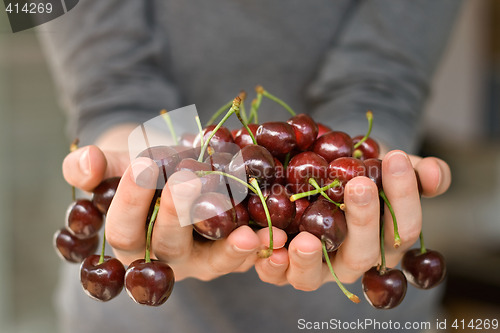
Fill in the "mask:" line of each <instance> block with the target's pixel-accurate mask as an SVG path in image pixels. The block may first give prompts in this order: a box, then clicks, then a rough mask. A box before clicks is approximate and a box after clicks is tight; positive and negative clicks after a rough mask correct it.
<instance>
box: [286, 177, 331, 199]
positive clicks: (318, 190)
mask: <svg viewBox="0 0 500 333" xmlns="http://www.w3.org/2000/svg"><path fill="white" fill-rule="evenodd" d="M337 185H340V181H339V180H338V179H335V180H334V181H333V182H331V183H330V184H328V185H326V186H323V187H320V188H319V189H315V190H311V191H307V192H302V193H295V194H294V195H292V196H291V197H290V201H295V200H299V199H301V198H305V197H308V196H311V195H316V194H318V193H320V192H322V191H323V192H324V191H326V190H328V189H330V188H332V187H335V186H337Z"/></svg>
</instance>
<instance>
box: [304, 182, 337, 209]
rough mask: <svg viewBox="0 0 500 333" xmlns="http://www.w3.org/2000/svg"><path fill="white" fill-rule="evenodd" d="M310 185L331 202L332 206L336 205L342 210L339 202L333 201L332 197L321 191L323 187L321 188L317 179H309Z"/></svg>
mask: <svg viewBox="0 0 500 333" xmlns="http://www.w3.org/2000/svg"><path fill="white" fill-rule="evenodd" d="M309 184H311V185H312V186H313V187H314V188H315V189H317V190H318V191H319V194H321V195H322V196H323V197H324V198H325V199H326V200H328V201H330V202H331V203H332V204H335V205H336V206H337V207H339V208H340V204H339V203H338V202H335V201H333V200H332V199H330V197H329V196H328V195H327V194H326V193H325V192H324V191H322V190H321V187H320V186H319V184H318V182H316V179H314V178H309Z"/></svg>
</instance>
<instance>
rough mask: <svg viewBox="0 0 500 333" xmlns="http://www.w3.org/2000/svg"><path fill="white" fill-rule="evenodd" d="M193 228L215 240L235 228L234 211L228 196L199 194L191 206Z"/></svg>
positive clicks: (213, 193) (210, 193)
mask: <svg viewBox="0 0 500 333" xmlns="http://www.w3.org/2000/svg"><path fill="white" fill-rule="evenodd" d="M191 216H192V218H193V221H194V224H193V227H194V229H195V230H196V231H197V232H198V233H199V234H201V235H202V236H204V237H206V238H208V239H212V240H217V239H221V238H225V237H227V236H228V235H229V234H230V233H231V231H233V230H234V229H235V228H236V212H235V210H234V209H233V206H232V204H231V200H230V199H229V197H227V196H225V195H223V194H221V193H217V192H209V193H203V194H201V195H200V196H199V197H198V198H197V199H196V200H195V201H194V203H193V206H192V207H191Z"/></svg>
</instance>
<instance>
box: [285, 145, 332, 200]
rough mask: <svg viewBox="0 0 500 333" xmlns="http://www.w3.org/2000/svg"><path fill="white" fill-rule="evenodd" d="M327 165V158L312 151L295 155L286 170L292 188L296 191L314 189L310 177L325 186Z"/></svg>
mask: <svg viewBox="0 0 500 333" xmlns="http://www.w3.org/2000/svg"><path fill="white" fill-rule="evenodd" d="M327 166H328V163H327V162H326V161H325V159H324V158H323V157H321V156H319V155H318V154H316V153H313V152H312V151H306V152H302V153H300V154H298V155H295V156H294V157H293V158H292V159H291V160H290V163H289V164H288V167H287V170H286V173H287V182H288V186H289V187H290V190H291V191H292V192H294V193H300V192H307V191H311V190H313V189H314V187H313V186H312V185H311V184H309V178H313V179H314V180H316V182H317V183H318V184H319V186H323V185H324V182H325V181H326V175H327Z"/></svg>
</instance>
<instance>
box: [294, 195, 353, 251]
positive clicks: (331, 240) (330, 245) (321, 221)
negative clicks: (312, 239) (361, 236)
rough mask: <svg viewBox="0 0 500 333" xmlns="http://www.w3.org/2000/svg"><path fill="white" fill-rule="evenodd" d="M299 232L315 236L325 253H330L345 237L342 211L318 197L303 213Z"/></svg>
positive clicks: (345, 229)
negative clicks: (323, 244) (323, 246)
mask: <svg viewBox="0 0 500 333" xmlns="http://www.w3.org/2000/svg"><path fill="white" fill-rule="evenodd" d="M299 230H300V231H307V232H309V233H311V234H313V235H315V236H316V237H318V238H319V239H320V240H321V241H323V242H324V243H325V245H326V249H327V251H328V252H332V251H335V250H336V249H338V248H339V246H340V245H342V242H343V241H344V239H345V237H346V235H347V223H346V220H345V216H344V212H343V211H341V210H340V209H339V208H338V207H337V206H336V205H335V204H333V203H331V202H330V201H328V200H326V199H324V198H323V197H319V198H318V199H317V200H316V201H314V202H312V203H311V204H310V205H309V207H307V208H306V210H305V211H304V213H303V215H302V218H301V219H300V224H299Z"/></svg>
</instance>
